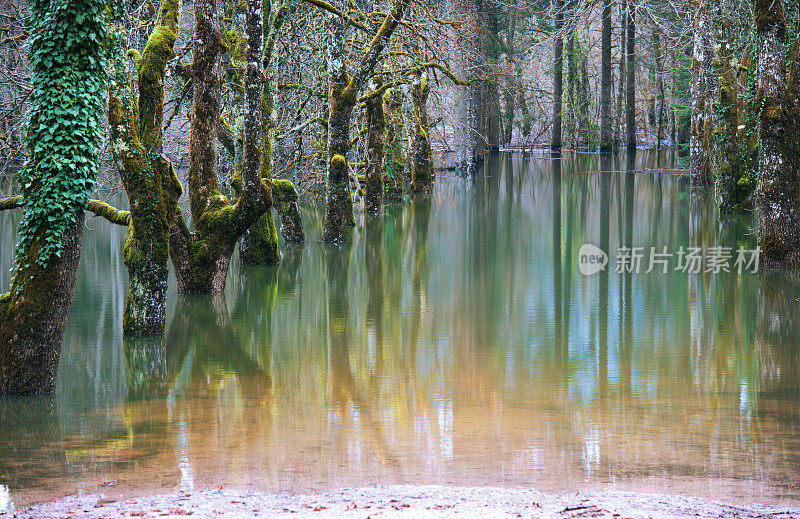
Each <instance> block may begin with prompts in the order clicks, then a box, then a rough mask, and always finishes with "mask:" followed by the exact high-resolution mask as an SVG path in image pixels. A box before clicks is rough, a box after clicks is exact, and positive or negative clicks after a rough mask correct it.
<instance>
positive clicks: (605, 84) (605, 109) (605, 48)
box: [600, 0, 614, 153]
mask: <svg viewBox="0 0 800 519" xmlns="http://www.w3.org/2000/svg"><path fill="white" fill-rule="evenodd" d="M611 68H612V67H611V0H603V33H602V42H601V64H600V69H601V77H600V153H609V152H610V151H611V150H612V149H613V147H614V132H613V128H612V119H611V114H612V111H611Z"/></svg>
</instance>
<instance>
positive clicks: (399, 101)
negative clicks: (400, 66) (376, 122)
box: [383, 88, 406, 202]
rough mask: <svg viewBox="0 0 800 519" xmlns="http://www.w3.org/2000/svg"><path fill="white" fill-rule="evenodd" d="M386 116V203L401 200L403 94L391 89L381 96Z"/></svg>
mask: <svg viewBox="0 0 800 519" xmlns="http://www.w3.org/2000/svg"><path fill="white" fill-rule="evenodd" d="M383 104H384V111H385V114H386V154H385V157H384V158H383V175H384V197H385V199H386V200H387V201H391V202H398V201H400V200H402V199H403V178H404V175H405V169H406V158H405V152H404V148H405V146H404V145H403V133H404V132H405V124H404V121H403V94H402V92H401V91H400V89H398V88H391V89H389V90H387V91H386V93H385V94H384V96H383Z"/></svg>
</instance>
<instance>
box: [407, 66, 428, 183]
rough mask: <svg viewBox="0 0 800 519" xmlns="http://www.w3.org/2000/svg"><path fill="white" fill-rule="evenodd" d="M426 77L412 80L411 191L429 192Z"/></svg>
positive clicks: (421, 75)
mask: <svg viewBox="0 0 800 519" xmlns="http://www.w3.org/2000/svg"><path fill="white" fill-rule="evenodd" d="M429 94H430V85H429V84H428V75H427V74H425V73H422V74H420V75H418V76H416V77H415V78H414V82H413V84H412V85H411V97H412V99H413V101H414V139H413V142H412V144H411V190H412V191H414V192H417V193H420V192H430V190H431V184H432V183H433V152H432V150H431V139H430V135H429V133H428V132H429V130H430V127H429V124H428V95H429Z"/></svg>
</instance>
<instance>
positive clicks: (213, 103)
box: [170, 0, 272, 293]
mask: <svg viewBox="0 0 800 519" xmlns="http://www.w3.org/2000/svg"><path fill="white" fill-rule="evenodd" d="M246 9H247V11H246V24H247V31H246V32H247V69H246V71H245V105H246V113H245V132H244V148H245V151H244V167H243V172H242V193H241V196H239V197H238V199H237V200H236V201H235V203H231V202H230V201H229V200H228V199H227V197H225V196H224V195H222V194H221V193H220V192H219V187H218V183H217V149H216V143H217V137H218V133H219V120H220V100H221V86H222V84H221V79H222V77H221V76H222V63H221V59H220V52H221V51H222V50H223V49H225V48H226V46H225V42H224V41H223V39H222V35H221V34H220V31H219V17H218V12H219V9H218V5H217V0H196V1H195V33H194V64H193V66H192V71H193V74H192V83H193V88H194V92H193V110H192V120H191V123H192V127H191V133H190V136H189V139H190V141H189V205H190V208H191V212H192V219H193V221H194V223H195V231H194V232H190V231H189V229H188V227H187V225H186V222H185V221H184V219H183V217H182V215H181V214H180V212H179V211H178V212H176V218H175V221H174V223H173V226H172V229H171V232H170V256H171V258H172V263H173V265H174V267H175V274H176V277H177V280H178V291H179V292H193V293H212V292H213V293H219V292H222V291H223V290H224V288H225V281H226V279H227V275H228V268H229V266H230V260H231V256H232V255H233V251H234V249H235V247H236V243H237V241H238V240H239V238H240V237H241V236H242V235H243V234H244V233H245V231H247V230H248V229H249V228H250V227H251V226H252V225H253V224H254V223H255V222H256V221H257V220H258V219H259V218H260V217H261V216H262V215H263V214H264V213H265V212H266V211H268V210H269V208H270V207H271V206H272V191H271V186H268V185H266V184H265V183H264V181H262V177H263V175H262V171H261V151H262V149H261V138H262V131H261V130H262V126H261V125H262V119H261V114H262V84H261V76H262V64H261V60H262V58H263V50H262V49H263V33H262V19H261V14H262V5H261V1H260V0H248V1H247V5H246Z"/></svg>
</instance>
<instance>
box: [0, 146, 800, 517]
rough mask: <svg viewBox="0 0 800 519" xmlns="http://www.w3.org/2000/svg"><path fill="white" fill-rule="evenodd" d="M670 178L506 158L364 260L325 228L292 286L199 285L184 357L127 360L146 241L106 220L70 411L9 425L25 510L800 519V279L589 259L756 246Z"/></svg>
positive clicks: (276, 270)
mask: <svg viewBox="0 0 800 519" xmlns="http://www.w3.org/2000/svg"><path fill="white" fill-rule="evenodd" d="M669 164H671V159H670V158H668V157H666V156H665V157H657V156H656V155H655V154H651V153H642V152H640V153H639V155H638V157H637V159H636V163H635V164H634V165H633V167H635V168H636V169H639V170H643V169H648V171H647V172H642V171H639V172H637V173H630V172H625V171H624V170H625V169H626V167H630V166H631V165H630V164H628V165H627V166H626V159H625V158H624V157H623V158H621V159H613V160H603V161H601V160H600V158H599V157H598V156H594V155H578V156H572V155H567V156H565V158H564V159H563V160H561V161H551V160H545V159H542V158H533V159H531V158H523V157H522V156H521V155H515V156H513V157H505V158H504V159H502V160H499V161H494V162H492V163H490V164H489V165H488V166H487V168H486V172H485V173H482V174H479V175H478V176H476V177H475V178H472V179H465V178H458V177H455V176H447V175H445V176H442V177H440V178H438V179H437V182H436V187H435V193H434V196H433V197H432V199H430V200H428V201H424V200H417V201H414V202H413V203H411V204H407V205H404V206H399V205H398V206H390V207H388V208H387V209H386V212H385V215H383V216H382V217H368V218H362V219H361V221H360V226H359V227H358V229H357V230H356V231H355V233H354V236H353V239H352V243H351V244H350V245H349V246H341V247H324V246H322V245H321V244H320V243H319V236H320V222H321V221H322V213H321V212H320V210H319V209H318V208H316V207H312V206H309V207H305V208H304V213H303V217H304V220H305V222H306V225H307V234H308V236H309V242H308V243H307V244H306V245H305V246H304V247H300V248H284V250H283V263H282V264H281V266H280V267H255V268H254V267H239V266H238V265H237V264H236V262H234V267H233V269H232V272H231V275H230V277H229V281H228V287H227V289H226V292H225V295H224V297H215V298H212V297H180V298H179V297H177V296H176V295H175V293H174V282H173V285H172V286H173V290H172V292H171V299H170V302H169V315H168V323H167V325H168V333H167V336H166V340H165V341H164V342H163V343H162V342H159V341H155V342H151V343H131V342H124V341H123V339H122V334H121V315H122V309H123V306H124V302H125V291H126V288H127V278H126V272H125V268H124V265H123V263H122V257H121V245H122V240H123V237H124V229H121V228H118V227H112V226H110V225H108V224H106V223H105V222H103V221H99V220H98V219H92V220H90V221H89V223H88V227H89V228H90V229H92V230H88V231H87V232H86V234H85V245H84V252H83V258H82V263H81V267H80V273H79V280H78V284H77V289H76V293H75V298H74V303H73V306H72V312H71V314H70V319H69V324H68V328H67V332H66V337H65V341H64V347H63V351H62V357H61V362H60V366H59V377H58V389H57V393H56V395H55V396H54V397H42V398H35V399H31V398H26V399H4V400H0V510H2V509H4V508H9V507H14V506H24V505H26V504H29V503H32V502H37V501H42V500H49V499H54V498H57V497H61V496H64V495H67V494H73V493H100V492H103V493H106V494H111V495H137V494H141V493H145V492H156V491H157V492H168V491H174V490H177V489H184V490H189V489H195V488H209V487H211V488H216V487H218V486H220V485H222V486H225V487H238V488H258V489H264V490H275V491H282V490H287V491H293V492H306V491H316V490H323V489H329V488H336V487H343V486H353V485H368V484H377V483H382V484H384V483H432V484H449V485H497V486H533V487H537V488H540V489H566V490H574V489H584V488H614V489H626V490H648V491H658V492H669V493H682V494H690V495H698V496H706V497H714V498H722V499H725V500H728V501H731V502H739V503H748V502H766V503H795V504H796V503H797V502H800V492H798V490H797V489H796V488H794V487H793V486H792V485H798V486H800V342H799V339H798V323H799V321H798V302H797V298H798V297H800V278H799V277H798V276H797V275H791V274H763V273H762V274H758V275H753V274H749V273H742V274H739V273H737V272H732V273H725V272H722V273H719V274H713V273H700V274H687V273H682V272H676V271H670V272H669V273H667V274H663V273H661V272H651V273H650V274H644V273H640V274H617V273H616V272H614V260H613V257H612V263H611V265H610V269H607V270H606V271H605V272H601V273H599V274H597V275H594V276H590V277H587V276H583V275H581V273H580V272H579V270H578V249H579V248H580V246H581V245H582V244H584V243H592V244H594V245H597V246H600V247H601V248H603V249H604V250H606V251H615V250H616V249H617V248H619V247H620V246H621V245H623V244H625V245H632V246H641V247H645V248H646V249H647V250H649V248H650V247H651V246H654V247H656V248H657V249H659V250H661V249H662V247H664V246H666V247H668V249H669V250H670V251H677V250H678V249H679V248H680V247H681V246H684V247H688V246H690V245H696V246H714V245H723V246H729V247H733V248H737V247H739V246H743V247H748V248H749V247H754V246H755V236H754V234H753V231H752V228H753V225H754V220H753V218H752V216H746V217H739V218H734V219H726V220H723V221H719V219H718V218H717V215H716V213H715V209H714V203H713V200H691V201H690V198H689V196H688V185H687V184H688V183H687V179H686V178H685V177H682V176H678V175H674V174H669V173H666V172H664V171H653V170H654V169H656V168H658V167H659V166H663V165H669ZM621 170H623V171H621ZM14 221H16V219H15V217H12V216H11V215H3V216H0V238H2V243H3V246H2V247H1V248H0V268H1V269H2V273H0V281H1V282H2V288H3V289H5V288H7V286H8V284H9V274H8V268H9V267H10V264H11V261H12V258H11V246H10V243H12V242H13V240H14ZM134 350H135V351H136V352H137V353H134ZM108 482H116V483H115V484H114V485H113V486H105V485H107V484H108Z"/></svg>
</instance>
